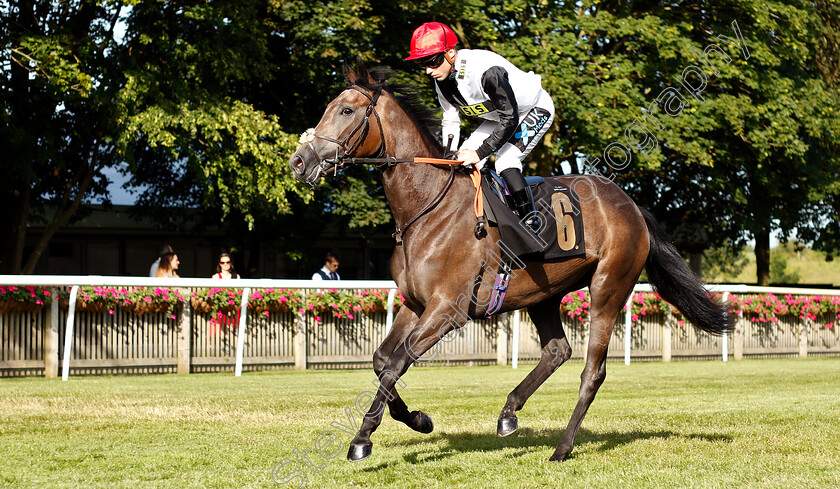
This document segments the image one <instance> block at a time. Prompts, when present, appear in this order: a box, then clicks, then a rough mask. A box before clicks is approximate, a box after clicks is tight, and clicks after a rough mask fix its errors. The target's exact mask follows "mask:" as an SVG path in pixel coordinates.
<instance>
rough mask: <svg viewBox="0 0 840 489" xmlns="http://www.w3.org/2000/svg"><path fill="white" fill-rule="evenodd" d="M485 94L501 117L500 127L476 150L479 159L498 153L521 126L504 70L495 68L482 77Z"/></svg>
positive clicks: (516, 106)
mask: <svg viewBox="0 0 840 489" xmlns="http://www.w3.org/2000/svg"><path fill="white" fill-rule="evenodd" d="M481 86H482V89H483V90H484V93H486V94H487V96H488V97H490V101H491V102H492V103H493V107H495V109H496V113H497V114H498V117H499V125H498V126H497V127H496V129H495V130H494V131H493V133H492V134H490V136H488V137H487V139H485V140H484V142H483V143H482V144H481V146H479V147H478V149H477V150H476V153H477V156H478V158H479V159H484V158H486V157H488V156H490V155H491V154H493V153H495V152H496V151H498V150H499V149H500V148H501V147H502V146H503V145H504V144H505V143H506V142H507V141H508V140H510V138H511V137H512V136H513V134H514V133H515V132H516V127H517V126H518V125H519V106H518V105H517V103H516V95H515V94H514V93H513V88H512V87H511V86H510V82H509V81H508V74H507V71H505V69H504V68H502V67H500V66H493V67H492V68H490V69H488V70H487V71H485V72H484V74H483V75H482V76H481Z"/></svg>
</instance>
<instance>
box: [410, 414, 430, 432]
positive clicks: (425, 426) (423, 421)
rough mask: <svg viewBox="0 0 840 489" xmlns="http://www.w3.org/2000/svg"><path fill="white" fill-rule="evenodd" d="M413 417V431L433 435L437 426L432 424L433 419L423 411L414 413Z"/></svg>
mask: <svg viewBox="0 0 840 489" xmlns="http://www.w3.org/2000/svg"><path fill="white" fill-rule="evenodd" d="M411 417H412V423H411V429H413V430H414V431H419V432H420V433H431V432H432V431H433V430H434V429H435V424H434V423H433V422H432V418H431V417H430V416H429V415H428V414H426V413H424V412H423V411H412V412H411Z"/></svg>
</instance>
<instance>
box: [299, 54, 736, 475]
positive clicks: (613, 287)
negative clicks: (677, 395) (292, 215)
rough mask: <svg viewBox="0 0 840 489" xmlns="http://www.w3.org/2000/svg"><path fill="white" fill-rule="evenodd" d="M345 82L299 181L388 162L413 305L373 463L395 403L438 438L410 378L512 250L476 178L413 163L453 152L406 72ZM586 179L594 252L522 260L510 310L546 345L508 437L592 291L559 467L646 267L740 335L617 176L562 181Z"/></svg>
mask: <svg viewBox="0 0 840 489" xmlns="http://www.w3.org/2000/svg"><path fill="white" fill-rule="evenodd" d="M344 75H345V77H346V79H347V82H348V87H347V89H345V90H344V91H343V92H341V93H340V94H339V95H338V97H336V98H335V99H334V100H332V102H330V103H329V105H328V106H327V108H326V110H325V111H324V114H323V116H322V117H321V120H320V122H318V125H317V126H316V127H315V128H314V129H310V130H307V132H306V133H304V134H303V135H302V136H301V146H300V147H299V148H298V150H297V151H296V152H295V153H294V154H293V155H292V157H291V158H290V160H289V165H290V166H291V169H292V172H293V174H294V176H295V178H297V179H298V180H300V181H302V182H305V183H308V184H310V185H312V186H314V185H315V184H316V183H318V182H319V181H320V179H321V178H322V176H324V175H326V174H327V173H328V172H330V171H333V170H337V168H338V167H339V166H343V165H344V164H352V163H359V162H360V161H363V162H366V163H371V162H377V163H379V166H380V169H381V170H382V172H381V173H382V185H383V188H384V190H385V195H386V197H387V199H388V204H389V206H390V208H391V212H392V214H393V217H394V220H395V221H396V224H397V233H398V235H399V236H398V244H397V246H396V248H395V249H394V253H393V256H392V258H391V273H392V276H393V277H394V280H395V281H396V283H397V285H398V287H399V289H400V291H401V293H402V295H403V296H404V297H405V307H402V308H400V310H399V312H398V313H397V315H396V317H395V319H394V323H393V327H392V329H391V331H390V332H389V333H388V335H387V336H386V338H385V339H384V340H383V342H382V344H381V345H380V346H379V347H378V349H377V350H376V352H375V353H374V355H373V368H374V371H375V373H376V375H377V377H378V379H379V382H380V385H379V389H378V392H377V393H376V396H375V397H374V399H373V401H372V402H371V405H370V409H369V411H368V412H367V414H366V415H365V417H364V420H363V422H362V423H361V426H360V429H359V431H358V433H356V435H355V437H354V438H353V440H352V441H351V444H350V448H349V450H348V454H347V458H348V459H349V460H350V461H359V460H363V459H365V458H367V457H368V456H370V454H371V451H372V446H373V445H372V443H371V439H370V437H371V434H372V433H373V432H374V431H375V430H376V428H377V427H378V426H379V424H380V423H381V422H382V417H383V414H384V407H385V405H387V406H388V408H389V412H390V414H391V417H393V418H394V419H396V420H398V421H401V422H403V423H405V424H406V425H408V426H409V427H410V428H412V429H413V430H415V431H419V432H422V433H430V432H431V431H432V430H433V423H432V419H431V418H430V417H429V416H428V415H427V414H426V413H423V412H422V411H410V410H409V408H408V407H407V406H406V404H405V402H404V401H403V400H402V399H401V398H400V396H399V394H398V392H397V389H396V387H397V384H398V383H401V382H402V381H401V380H400V377H401V376H402V375H404V374H405V373H406V371H407V370H408V368H409V367H410V366H411V365H412V364H413V363H414V362H415V361H417V359H418V358H421V356H422V355H424V354H426V353H427V352H429V351H430V350H431V349H432V348H433V347H435V345H436V344H437V343H438V342H439V341H440V340H441V338H443V337H444V336H445V335H446V334H447V333H449V332H450V331H453V330H456V329H458V328H461V327H462V326H464V325H465V324H466V322H467V321H468V320H469V319H471V318H481V317H483V316H484V314H485V312H486V311H487V302H486V301H484V300H481V298H480V297H479V296H480V295H481V294H480V293H478V292H477V290H478V289H479V288H481V287H486V284H485V283H484V280H483V277H484V276H485V275H489V276H491V277H494V276H495V269H492V267H487V257H488V256H501V255H502V250H501V249H500V245H499V242H500V241H499V235H498V230H497V228H495V227H488V228H486V230H485V233H483V234H479V233H477V232H475V231H476V230H475V229H474V227H475V226H474V224H475V219H476V218H475V215H474V212H473V198H474V194H475V190H474V188H473V183H472V181H471V180H470V178H469V176H468V175H466V174H463V173H461V172H456V171H453V170H452V169H451V168H450V167H446V166H437V165H428V164H416V163H408V162H406V163H401V161H404V160H406V159H407V160H410V159H411V158H413V157H418V156H420V157H438V158H439V157H442V156H444V148H443V145H442V144H441V143H440V142H439V141H438V140H437V139H436V136H435V135H434V134H433V132H432V129H431V127H432V126H431V125H430V124H434V123H435V120H434V119H433V118H432V117H431V111H430V110H429V109H428V108H424V107H422V106H421V104H420V103H419V102H418V101H417V97H416V95H413V96H412V95H411V94H406V91H405V89H406V87H400V86H399V85H396V84H389V83H388V81H387V80H388V78H389V77H390V76H391V75H392V73H391V72H390V71H389V70H387V69H384V68H374V69H372V70H368V69H367V68H366V67H365V65H364V63H363V62H362V61H361V60H358V66H357V68H356V69H355V70H353V69H352V68H350V67H348V66H345V68H344ZM364 157H370V158H368V159H364ZM574 178H577V179H585V180H584V181H585V183H587V185H588V186H589V188H590V189H591V195H588V196H585V195H581V196H580V209H579V210H580V216H581V218H582V219H583V222H584V240H585V254H584V255H582V256H576V257H572V258H565V259H554V260H550V261H525V262H522V263H521V264H520V265H519V266H518V267H517V269H516V270H515V275H514V276H512V278H511V280H510V284H509V288H508V292H507V297H506V299H505V301H504V303H503V307H502V309H501V311H499V312H505V311H513V310H517V309H521V308H527V309H528V313H529V314H530V316H531V319H532V320H533V322H534V325H535V326H536V328H537V332H538V333H539V338H540V344H541V347H542V349H541V356H540V360H539V363H538V364H537V366H536V367H535V368H534V369H533V370H532V371H531V372H530V373H529V374H528V375H527V376H526V377H525V379H524V380H523V381H522V382H521V383H520V384H519V385H518V386H517V387H516V388H515V389H513V391H511V392H510V394H509V395H508V396H507V402H506V403H505V405H504V407H503V408H502V411H501V414H500V415H499V420H498V425H497V426H498V427H497V432H498V434H499V435H500V436H506V435H509V434H511V433H513V432H514V431H516V429H517V428H518V420H517V417H516V412H517V411H519V410H520V409H522V407H523V406H524V405H525V402H526V401H527V400H528V398H529V397H530V396H531V395H532V394H533V393H534V392H535V391H536V390H537V388H539V387H540V385H542V383H543V382H545V380H546V379H547V378H548V377H549V376H550V375H551V374H552V373H553V372H554V371H555V370H556V369H557V368H558V367H559V366H560V365H561V364H563V363H564V362H565V361H566V360H568V359H569V358H570V357H571V355H572V349H571V346H570V345H569V341H568V339H567V338H566V333H565V332H564V330H563V325H562V322H561V313H560V301H561V299H562V298H563V296H564V295H566V294H567V293H569V292H572V291H575V290H578V289H581V288H583V287H586V286H588V287H589V294H590V297H591V305H590V318H591V320H590V334H589V343H588V346H587V352H586V365H585V367H584V369H583V373H582V374H581V383H580V390H579V394H578V401H577V405H576V406H575V409H574V412H573V413H572V417H571V419H570V420H569V424H568V427H567V428H566V430H565V432H564V433H563V436H562V437H561V439H560V441H559V443H558V444H557V448H556V449H555V451H554V453H553V454H552V455H551V457H550V460H555V461H562V460H565V459H566V458H567V457H568V456H569V454H570V453H571V451H572V448H573V445H574V441H575V436H576V435H577V432H578V429H579V428H580V424H581V422H582V421H583V417H584V415H585V414H586V411H587V409H589V406H590V404H592V401H593V399H594V398H595V394H596V392H597V391H598V388H599V387H600V386H601V384H602V383H603V382H604V379H605V378H606V361H607V347H608V345H609V341H610V336H611V334H612V331H613V325H614V324H615V322H616V319H617V317H618V314H619V313H620V311H621V310H622V307H623V306H624V305H625V303H626V302H627V299H628V297H629V296H630V294H631V293H632V290H633V286H634V285H635V284H636V281H637V280H638V278H639V275H640V274H641V271H642V269H643V268H644V267H646V268H647V271H648V277H649V280H650V282H651V284H652V285H653V287H654V290H656V291H657V292H659V294H660V295H661V296H662V297H663V298H664V299H665V300H667V301H668V302H669V303H671V304H673V305H675V306H676V307H677V308H678V309H679V310H680V311H681V312H682V314H683V315H684V316H685V317H686V318H687V319H688V320H689V321H691V322H692V323H693V324H694V325H695V326H697V327H698V328H699V329H701V330H704V331H706V332H709V333H711V334H715V335H719V334H722V333H724V332H726V331H729V330H730V329H731V323H730V322H729V320H728V318H727V313H726V310H725V309H724V307H723V305H722V304H720V303H719V302H717V301H715V300H713V299H711V298H710V297H709V296H708V295H707V293H706V290H705V289H704V288H703V285H702V283H701V282H700V280H699V278H698V277H697V276H696V275H694V274H693V272H691V270H690V269H689V268H688V267H687V265H686V263H685V261H684V260H683V259H682V257H681V256H680V254H679V252H678V251H677V250H676V248H675V247H674V246H673V244H672V243H671V241H670V239H669V238H668V236H667V235H666V234H665V232H664V231H663V230H662V229H661V228H660V227H659V226H658V224H657V223H656V221H655V219H654V218H653V216H652V215H651V214H649V213H647V211H644V210H642V209H640V208H639V207H638V206H637V205H636V204H635V203H634V202H633V201H632V200H631V199H630V198H629V197H628V196H627V194H625V193H624V192H623V191H622V190H621V189H620V188H619V187H618V186H616V185H615V184H614V183H612V182H611V181H610V180H608V179H606V178H604V177H597V176H583V175H579V176H565V177H559V180H560V181H561V182H564V183H565V184H567V185H571V184H572V180H573V179H574ZM578 187H580V185H578ZM494 254H495V255H494ZM490 284H491V286H492V278H491V282H490ZM401 385H404V383H403V384H401Z"/></svg>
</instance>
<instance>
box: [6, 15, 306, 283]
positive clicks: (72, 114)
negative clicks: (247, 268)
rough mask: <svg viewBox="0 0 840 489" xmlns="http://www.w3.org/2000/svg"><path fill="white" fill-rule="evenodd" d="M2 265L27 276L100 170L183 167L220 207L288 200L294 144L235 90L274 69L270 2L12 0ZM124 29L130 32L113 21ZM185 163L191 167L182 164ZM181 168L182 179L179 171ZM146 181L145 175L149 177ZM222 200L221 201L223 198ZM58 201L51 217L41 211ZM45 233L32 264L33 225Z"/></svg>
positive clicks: (96, 190)
mask: <svg viewBox="0 0 840 489" xmlns="http://www.w3.org/2000/svg"><path fill="white" fill-rule="evenodd" d="M0 8H2V9H3V11H2V13H3V17H4V18H6V19H9V22H4V23H3V25H2V30H0V39H2V43H3V57H4V59H3V61H4V62H3V67H2V82H1V83H2V84H3V88H4V90H3V93H2V95H0V97H2V112H0V113H2V120H0V134H2V136H0V142H1V143H0V144H2V145H3V147H2V149H3V150H4V154H5V155H7V162H8V163H7V164H6V165H5V170H6V178H4V179H3V181H2V183H0V186H2V188H0V195H2V197H0V198H1V199H3V201H2V203H3V204H4V205H5V207H4V208H5V209H6V210H7V212H8V214H9V215H10V216H12V219H9V220H4V222H3V224H2V228H0V230H2V231H3V240H2V250H0V251H1V253H0V271H2V272H5V273H18V272H21V271H23V272H24V273H31V271H32V270H33V269H34V267H35V264H36V263H37V261H38V259H39V257H40V256H41V254H42V253H43V251H44V249H45V248H46V245H47V243H48V242H49V240H50V238H51V237H52V235H53V234H54V233H55V231H56V230H57V229H58V228H59V227H61V226H62V225H64V224H66V223H67V222H69V220H70V219H72V218H73V217H74V216H75V215H77V212H79V211H80V210H83V209H84V207H85V205H86V204H87V203H89V202H90V200H91V198H92V197H94V196H103V197H106V198H107V194H106V191H105V188H106V185H107V180H106V178H105V177H104V174H103V169H105V168H107V167H113V166H116V165H121V164H123V162H129V163H130V164H131V165H132V166H131V169H132V171H137V172H138V173H139V174H144V172H143V171H138V167H139V166H143V165H146V164H147V163H148V164H150V165H152V166H153V168H154V169H155V170H156V171H147V172H145V174H147V175H153V178H157V181H165V179H161V178H160V176H161V175H177V174H178V173H187V174H188V175H192V176H193V177H195V178H192V179H189V178H187V179H182V180H183V181H184V187H185V188H186V189H189V192H186V194H185V195H183V196H182V197H183V198H187V197H189V196H190V195H201V198H202V199H203V200H204V201H206V202H209V203H211V204H213V205H219V206H220V207H221V208H222V210H223V211H229V210H230V209H234V208H235V209H239V210H241V211H242V212H243V214H244V215H245V216H246V219H252V214H251V212H250V211H251V209H252V208H253V207H255V206H260V205H263V204H265V203H269V204H270V205H272V206H274V207H275V208H277V209H278V210H279V211H284V210H288V200H287V193H290V192H291V193H296V194H299V195H301V196H302V198H304V199H307V198H309V197H310V196H311V194H310V193H309V192H308V191H307V190H305V189H303V188H302V187H301V186H299V185H298V184H296V183H294V182H293V181H292V179H291V177H290V176H289V174H288V171H285V162H284V161H282V160H281V159H279V158H277V157H276V154H277V152H278V151H280V150H283V151H284V152H286V153H288V151H289V148H292V147H294V145H295V139H296V138H294V137H293V136H291V135H289V134H288V133H285V132H283V131H282V129H281V127H280V125H279V124H278V122H277V117H274V116H269V115H267V114H266V113H264V112H261V111H259V110H257V109H255V108H254V107H253V106H251V105H250V104H249V103H248V101H247V97H243V96H241V95H240V96H239V97H237V96H236V95H237V94H236V87H237V85H249V84H250V85H255V84H259V83H260V82H261V81H264V80H265V79H266V77H267V76H268V72H269V69H268V68H269V66H270V60H269V59H268V58H267V55H268V51H267V50H266V47H265V41H266V39H267V35H268V32H269V29H268V24H267V23H266V22H265V19H266V17H267V8H268V6H267V5H266V4H265V2H260V1H256V0H255V1H236V2H226V1H220V2H212V3H204V2H196V3H184V4H178V3H176V2H164V1H155V0H145V1H136V0H135V1H126V2H118V1H107V2H106V1H95V0H76V1H68V2H60V3H59V2H50V1H41V2H37V1H32V0H20V1H16V2H9V3H4V4H3V6H2V7H0ZM118 29H124V30H125V34H124V36H121V35H118V33H117V30H118ZM184 169H189V170H190V171H191V172H192V173H189V172H185V171H184ZM176 179H178V178H176ZM140 183H144V182H143V181H142V180H141V181H140ZM217 202H218V204H216V203H217ZM48 209H50V210H53V214H52V215H51V216H46V215H45V212H46V211H47V210H48ZM40 217H43V218H45V219H46V223H47V224H46V228H45V232H44V233H43V234H42V236H40V238H39V240H38V243H37V245H36V246H35V248H34V250H33V251H32V253H31V254H30V256H29V257H28V259H27V261H26V263H25V264H23V263H22V262H23V259H24V257H23V245H24V237H25V231H26V225H27V222H29V221H30V220H32V219H36V218H40Z"/></svg>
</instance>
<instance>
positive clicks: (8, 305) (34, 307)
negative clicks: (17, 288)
mask: <svg viewBox="0 0 840 489" xmlns="http://www.w3.org/2000/svg"><path fill="white" fill-rule="evenodd" d="M44 305H45V304H37V303H35V302H23V301H16V300H0V314H5V313H7V312H35V311H38V310H39V309H41V308H42V307H44Z"/></svg>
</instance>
